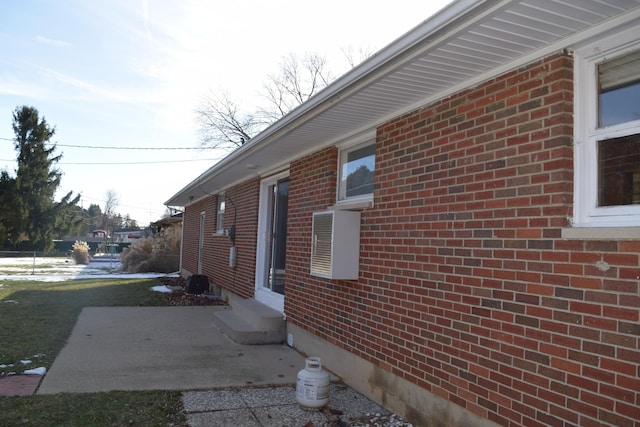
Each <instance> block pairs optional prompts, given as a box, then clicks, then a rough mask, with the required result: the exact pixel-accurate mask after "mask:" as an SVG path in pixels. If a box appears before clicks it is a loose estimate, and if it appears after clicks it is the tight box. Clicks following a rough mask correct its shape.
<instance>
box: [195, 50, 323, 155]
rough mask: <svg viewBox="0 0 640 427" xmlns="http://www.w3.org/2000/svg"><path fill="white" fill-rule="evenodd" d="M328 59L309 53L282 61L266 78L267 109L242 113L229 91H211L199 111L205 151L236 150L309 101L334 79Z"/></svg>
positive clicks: (201, 140) (201, 142) (293, 55)
mask: <svg viewBox="0 0 640 427" xmlns="http://www.w3.org/2000/svg"><path fill="white" fill-rule="evenodd" d="M327 68H328V67H327V60H326V58H324V57H322V56H320V55H319V54H317V53H306V54H305V55H304V57H302V58H299V57H297V56H296V55H295V54H290V55H288V56H285V57H283V58H282V60H281V63H280V68H279V70H278V71H277V72H275V73H272V74H269V75H268V76H267V83H266V84H265V86H264V92H263V93H262V95H263V97H264V99H265V100H266V106H264V107H260V106H256V109H255V112H253V113H247V112H243V111H242V110H241V109H240V107H239V106H238V105H237V104H236V103H235V102H234V101H233V100H232V98H231V97H230V96H229V94H228V93H227V92H224V91H222V92H221V93H219V94H216V93H213V92H210V93H209V94H208V95H207V96H205V97H204V98H203V101H202V103H201V105H200V106H199V107H198V108H197V109H196V111H195V113H196V119H197V121H198V123H199V133H200V144H201V145H202V147H206V148H219V149H224V150H227V151H231V150H234V149H236V148H238V147H239V146H241V145H242V144H243V143H244V142H245V141H248V140H250V139H251V138H252V137H253V136H254V135H256V134H257V133H258V132H260V131H262V130H263V129H264V128H265V127H267V126H268V125H270V124H271V123H274V122H276V121H277V120H279V119H281V118H282V117H284V116H285V115H287V114H288V113H289V112H290V111H291V110H293V109H294V108H296V107H297V106H299V105H300V104H303V103H304V102H306V101H307V100H309V99H310V98H311V97H312V96H314V95H315V94H317V93H318V92H319V91H320V90H322V89H323V88H324V87H326V86H327V85H328V84H329V83H331V81H332V80H333V75H332V74H331V73H330V72H329V71H328V69H327Z"/></svg>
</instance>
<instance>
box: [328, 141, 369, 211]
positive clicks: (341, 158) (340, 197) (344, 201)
mask: <svg viewBox="0 0 640 427" xmlns="http://www.w3.org/2000/svg"><path fill="white" fill-rule="evenodd" d="M359 141H360V142H359V143H355V141H354V143H353V144H349V145H345V146H344V148H343V149H341V150H340V151H339V152H338V173H337V180H336V186H337V187H336V190H337V191H336V205H349V204H351V203H356V204H358V203H363V202H364V203H373V190H372V191H371V193H369V194H361V195H357V196H351V197H347V196H346V194H345V193H346V191H347V189H346V182H344V183H343V180H342V170H343V166H344V163H343V162H345V163H346V155H347V154H349V153H351V152H353V151H356V150H359V149H361V148H365V147H369V146H371V145H372V146H373V173H374V176H375V157H376V153H375V152H376V140H375V138H373V139H371V138H362V139H360V140H359Z"/></svg>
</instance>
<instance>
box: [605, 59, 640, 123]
mask: <svg viewBox="0 0 640 427" xmlns="http://www.w3.org/2000/svg"><path fill="white" fill-rule="evenodd" d="M598 85H599V88H598V94H599V99H598V104H599V105H598V107H599V108H598V113H599V114H598V126H599V127H604V126H612V125H616V124H620V123H624V122H629V121H632V120H640V52H634V53H631V54H629V55H625V56H622V57H620V58H616V59H614V60H611V61H607V62H604V63H602V64H600V65H599V66H598Z"/></svg>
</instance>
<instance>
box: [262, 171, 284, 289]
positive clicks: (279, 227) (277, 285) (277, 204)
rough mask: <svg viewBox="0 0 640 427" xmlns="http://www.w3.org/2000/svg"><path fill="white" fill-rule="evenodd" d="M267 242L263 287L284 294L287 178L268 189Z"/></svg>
mask: <svg viewBox="0 0 640 427" xmlns="http://www.w3.org/2000/svg"><path fill="white" fill-rule="evenodd" d="M269 193H270V198H271V200H270V203H269V205H270V206H269V210H270V215H269V218H268V221H269V242H268V251H269V257H268V261H269V262H268V263H267V268H268V272H267V275H266V278H267V283H266V284H265V286H266V287H267V288H269V289H270V290H271V291H273V292H275V293H278V294H284V276H285V265H286V253H287V215H288V210H289V178H285V179H282V180H280V181H278V182H277V183H276V184H275V185H272V186H270V187H269Z"/></svg>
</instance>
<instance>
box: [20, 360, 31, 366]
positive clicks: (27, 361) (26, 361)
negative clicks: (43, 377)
mask: <svg viewBox="0 0 640 427" xmlns="http://www.w3.org/2000/svg"><path fill="white" fill-rule="evenodd" d="M20 363H22V364H23V365H30V364H31V360H21V361H20Z"/></svg>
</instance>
